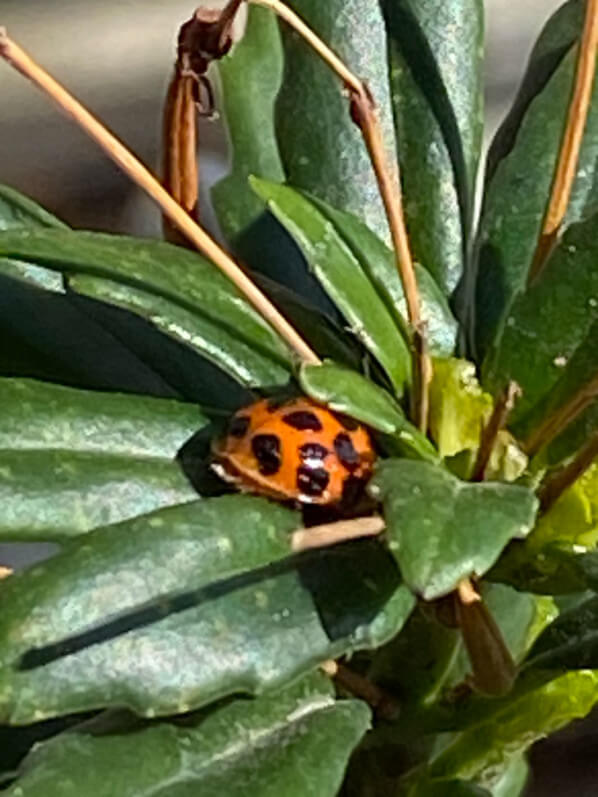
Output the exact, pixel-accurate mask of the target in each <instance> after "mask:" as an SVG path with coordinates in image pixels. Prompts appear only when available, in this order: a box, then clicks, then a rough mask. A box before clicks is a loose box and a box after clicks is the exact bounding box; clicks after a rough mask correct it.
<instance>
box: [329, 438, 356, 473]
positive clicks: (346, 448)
mask: <svg viewBox="0 0 598 797" xmlns="http://www.w3.org/2000/svg"><path fill="white" fill-rule="evenodd" d="M334 450H335V451H336V454H337V456H338V458H339V459H340V461H341V463H342V464H343V465H344V466H345V468H346V469H347V470H355V469H356V468H357V467H358V466H359V463H360V458H359V454H358V452H357V451H356V450H355V447H354V445H353V442H352V440H351V438H350V437H349V435H348V434H346V433H345V432H339V433H338V434H337V436H336V437H335V438H334Z"/></svg>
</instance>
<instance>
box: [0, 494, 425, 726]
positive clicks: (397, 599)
mask: <svg viewBox="0 0 598 797" xmlns="http://www.w3.org/2000/svg"><path fill="white" fill-rule="evenodd" d="M300 526H301V520H300V517H299V515H298V513H296V512H293V511H291V510H289V509H286V508H284V507H282V506H280V505H279V504H275V503H271V502H269V501H266V500H265V499H262V498H254V497H250V496H242V495H234V496H227V497H222V498H217V499H209V500H205V501H200V502H192V503H189V504H184V505H181V506H175V507H170V508H168V509H162V510H159V511H157V512H153V513H150V514H148V515H143V516H140V517H138V518H134V519H132V520H130V521H126V522H124V523H120V524H117V525H114V526H109V527H103V528H100V529H96V530H95V531H92V532H90V533H89V534H88V535H86V536H85V537H84V538H81V539H80V540H73V541H71V542H70V543H69V544H68V545H67V546H65V547H64V548H63V550H62V552H61V553H59V554H57V555H56V556H54V557H53V558H52V559H50V560H48V561H47V562H44V563H42V564H39V565H36V566H34V567H33V568H31V569H29V570H27V571H25V572H22V573H18V574H16V575H14V576H11V577H10V578H9V579H7V580H6V581H4V582H3V583H2V584H0V595H1V600H2V606H3V612H2V617H1V618H0V721H4V722H10V723H12V724H25V723H28V722H33V721H36V720H40V719H42V718H44V717H51V716H56V715H60V714H68V713H72V712H78V711H84V710H87V709H91V708H99V707H102V706H115V705H116V706H122V705H125V706H128V707H130V708H132V709H133V710H135V711H136V712H138V713H140V714H144V715H146V716H157V715H165V714H170V713H175V712H187V711H189V710H191V709H193V708H197V707H200V706H202V705H206V704H207V703H210V702H212V701H214V700H216V699H218V698H220V697H224V696H226V695H231V694H234V693H239V692H243V693H252V694H256V693H261V692H263V691H265V690H267V689H272V688H278V687H280V686H282V685H283V684H285V683H287V682H288V681H289V680H291V679H293V678H295V677H297V676H298V675H300V674H302V673H305V672H307V671H309V670H311V669H313V668H314V667H316V666H317V664H319V663H320V662H321V661H324V660H326V659H328V658H331V657H336V656H339V655H342V654H344V653H348V652H350V651H352V650H359V649H363V648H370V647H376V646H378V645H380V644H382V643H383V642H385V641H386V640H387V639H389V638H390V637H391V636H393V635H394V634H396V633H397V632H398V631H399V630H400V628H401V626H402V624H403V623H404V621H405V620H406V618H407V617H408V615H409V613H410V611H411V609H412V608H413V604H414V599H413V596H412V595H411V594H410V593H409V591H408V590H407V589H406V588H405V587H404V586H403V585H402V584H401V579H400V575H399V572H398V570H397V568H396V565H395V564H394V561H393V559H392V557H391V556H390V555H389V554H388V552H387V551H386V550H385V549H384V547H383V546H382V545H380V543H379V542H377V541H365V542H358V543H352V544H349V545H344V546H337V547H336V548H333V549H331V550H330V551H323V552H317V553H315V554H313V555H311V556H307V558H305V559H304V560H302V561H299V562H296V561H294V560H289V559H288V557H289V556H290V553H291V550H290V540H289V532H290V531H292V530H293V529H296V528H298V527H300ZM281 560H285V561H281ZM277 563H278V564H277ZM115 661H116V662H118V667H115V666H114V662H115Z"/></svg>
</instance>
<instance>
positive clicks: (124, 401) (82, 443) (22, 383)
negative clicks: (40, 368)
mask: <svg viewBox="0 0 598 797" xmlns="http://www.w3.org/2000/svg"><path fill="white" fill-rule="evenodd" d="M0 406H2V413H1V414H0V448H2V449H13V450H34V451H41V450H44V449H60V450H64V451H79V452H88V453H98V454H100V453H102V454H114V455H122V456H127V457H136V458H138V459H141V458H148V459H152V460H153V459H164V460H166V461H168V460H171V459H172V458H173V457H174V456H175V455H176V453H177V451H178V450H179V448H180V447H181V446H182V445H183V443H184V442H185V441H186V440H187V439H188V438H189V437H191V435H192V434H193V433H194V432H196V431H198V430H199V429H200V428H201V427H202V426H205V424H206V423H207V419H206V417H205V416H204V415H203V414H202V413H201V411H200V409H199V407H197V406H196V405H194V404H183V403H182V402H178V401H171V400H168V399H156V398H149V397H147V396H131V395H123V394H119V393H98V392H96V391H87V390H73V389H72V388H66V387H62V386H59V385H51V384H48V383H46V382H36V381H34V380H31V379H0Z"/></svg>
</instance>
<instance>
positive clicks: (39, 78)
mask: <svg viewBox="0 0 598 797" xmlns="http://www.w3.org/2000/svg"><path fill="white" fill-rule="evenodd" d="M0 55H1V56H2V57H3V58H4V59H5V60H6V61H8V62H9V63H10V64H11V65H12V66H13V67H14V68H15V69H17V70H18V71H19V72H21V73H22V74H23V75H24V76H25V77H26V78H28V79H29V80H31V82H32V83H34V84H35V85H36V86H38V88H40V89H41V90H42V91H43V92H44V93H45V94H47V95H48V97H50V99H52V100H53V101H54V102H55V103H56V104H57V105H58V106H59V107H60V108H61V110H62V111H64V113H66V114H67V116H70V117H71V118H72V119H73V120H74V121H75V122H76V123H77V124H78V125H79V127H81V129H82V130H84V131H85V132H86V133H87V135H89V136H90V138H92V139H93V140H94V141H95V142H96V143H97V144H98V145H99V146H100V147H101V148H102V149H103V150H104V152H105V153H106V154H107V155H108V157H109V158H110V159H111V160H113V161H114V162H115V163H116V165H117V166H118V167H119V168H120V169H122V171H124V172H125V174H127V175H128V177H130V178H131V180H133V182H135V183H136V184H137V185H138V186H139V187H140V188H142V189H143V190H144V191H145V192H146V193H147V194H148V195H149V196H150V197H151V198H152V199H153V200H154V201H155V202H156V203H157V204H158V205H159V207H160V208H161V209H162V212H163V213H164V214H165V215H166V216H167V217H168V218H169V219H170V221H171V222H172V223H173V224H174V226H175V227H176V228H177V229H179V230H180V231H181V232H182V233H183V235H185V236H186V237H187V238H188V239H189V240H190V241H191V242H192V243H193V244H194V245H195V246H196V247H197V249H198V250H199V251H200V252H201V253H202V254H203V255H205V257H207V258H208V259H209V260H211V261H212V262H213V263H214V265H215V266H217V268H219V269H220V270H221V271H222V272H223V273H224V274H225V275H226V276H227V277H228V278H229V279H230V281H231V282H232V283H233V284H234V285H235V286H236V287H237V288H238V290H239V291H240V292H241V293H242V294H243V296H245V298H246V299H247V301H249V302H250V303H251V304H252V305H253V307H254V308H255V309H256V310H257V311H258V312H259V313H260V315H261V316H262V317H263V318H264V319H265V320H266V321H267V322H268V323H269V324H270V325H271V326H272V327H273V328H274V329H275V330H276V331H277V332H278V334H279V335H280V336H281V337H282V338H283V339H284V340H285V341H286V342H287V344H288V345H289V347H290V348H291V349H292V350H293V351H295V353H296V354H297V355H298V356H299V357H300V358H301V359H302V360H304V361H305V362H310V363H314V364H319V362H320V360H319V358H318V356H317V355H316V354H315V353H314V352H313V351H312V349H311V348H310V347H309V346H308V345H307V343H306V342H305V341H304V340H303V338H302V337H301V336H300V335H299V334H298V333H297V331H296V330H295V329H294V328H293V327H292V326H291V324H289V322H288V321H287V320H286V319H285V318H284V316H282V315H281V314H280V313H279V312H278V310H277V309H276V308H275V307H274V305H273V304H272V303H271V302H270V300H269V299H268V298H267V297H266V296H265V295H264V294H263V293H262V292H261V291H260V290H259V288H258V287H257V286H256V285H255V284H254V283H253V282H252V281H251V280H250V279H249V277H248V276H247V275H246V274H245V272H244V271H243V270H242V269H241V268H240V267H239V266H238V265H237V264H236V263H235V261H234V260H233V259H232V258H231V257H230V256H229V255H228V254H227V253H226V252H225V251H224V250H223V249H222V248H221V247H220V246H219V245H218V244H217V243H216V241H214V239H213V238H211V237H210V236H209V235H208V233H207V232H206V231H205V230H204V229H203V228H202V227H200V226H199V225H198V224H197V223H196V222H194V221H193V219H192V218H191V217H190V216H189V214H188V213H186V212H185V210H184V209H183V208H182V207H181V206H180V205H179V204H178V202H176V201H175V200H174V199H173V198H172V197H171V196H170V194H169V193H168V191H166V190H165V189H164V187H163V186H162V185H160V182H159V181H158V180H157V179H156V178H155V177H154V175H153V174H152V173H151V172H150V171H149V169H148V168H147V167H146V166H144V165H143V164H142V163H141V162H140V161H139V160H138V159H137V158H136V157H135V156H134V155H133V154H132V153H131V152H130V151H129V150H128V149H127V148H126V147H125V146H124V145H123V144H122V143H121V142H120V141H119V140H118V139H117V138H116V136H114V135H113V134H112V133H110V132H109V131H108V130H107V129H106V128H105V127H104V126H103V125H102V124H101V123H100V122H99V121H98V120H97V119H96V118H95V117H94V116H93V115H92V114H91V113H90V112H89V111H88V110H87V109H86V108H84V107H83V105H81V103H79V102H78V101H77V100H76V99H75V98H74V97H73V96H72V95H71V94H69V92H68V91H66V89H64V88H63V87H62V86H61V85H60V84H59V83H58V82H57V81H56V80H54V78H52V77H51V76H50V75H49V74H48V73H47V72H46V71H45V70H44V69H42V68H41V67H40V66H39V65H38V64H37V63H35V61H34V60H33V59H32V58H31V57H30V56H29V55H28V54H27V53H26V52H25V51H24V50H23V49H21V47H19V45H18V44H16V42H14V41H13V40H12V39H10V38H9V36H8V34H7V33H6V31H5V30H4V29H1V28H0Z"/></svg>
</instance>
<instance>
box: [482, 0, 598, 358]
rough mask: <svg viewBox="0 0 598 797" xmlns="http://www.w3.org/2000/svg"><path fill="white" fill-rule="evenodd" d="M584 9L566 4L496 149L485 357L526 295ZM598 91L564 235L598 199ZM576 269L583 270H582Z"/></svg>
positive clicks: (488, 227)
mask: <svg viewBox="0 0 598 797" xmlns="http://www.w3.org/2000/svg"><path fill="white" fill-rule="evenodd" d="M583 6H584V4H583V3H581V2H578V1H574V2H569V3H567V4H566V5H565V6H564V7H563V8H562V9H561V10H560V11H558V12H557V14H556V15H555V16H554V17H553V18H552V20H550V21H549V22H548V24H547V26H546V28H545V30H544V31H543V33H542V34H541V36H540V39H539V41H538V44H537V45H536V48H535V50H534V53H533V54H532V57H531V61H530V64H529V67H528V74H527V76H526V79H525V80H524V85H523V87H522V93H521V96H520V98H519V99H518V100H517V101H516V104H515V108H514V110H513V113H512V115H511V116H510V117H509V118H508V119H507V122H506V127H505V129H504V130H503V131H502V132H501V133H499V141H498V143H497V145H496V147H495V148H494V149H493V151H491V155H490V158H491V164H490V165H491V169H490V180H489V182H488V184H487V186H486V196H485V200H484V209H483V214H482V221H481V227H480V236H479V247H478V248H479V262H478V266H477V269H478V277H477V295H476V318H477V322H476V346H477V349H478V355H482V354H484V353H485V352H486V351H487V350H488V349H489V347H490V346H491V345H492V343H493V342H494V340H495V339H496V337H497V335H500V333H501V330H502V328H503V326H504V324H505V322H506V321H507V319H508V317H509V316H510V306H511V303H512V301H513V299H514V298H515V297H516V296H517V295H518V294H519V293H520V292H522V291H523V290H524V289H525V284H526V282H527V278H528V273H529V269H530V266H531V263H532V258H533V255H534V252H535V250H536V246H537V243H538V238H539V235H540V230H541V225H542V220H543V218H544V214H545V211H546V204H547V201H548V196H549V193H550V186H551V184H552V179H553V174H554V168H555V165H556V161H557V156H558V151H559V147H560V143H561V138H562V131H563V127H564V124H565V119H566V114H567V109H568V106H569V98H570V94H571V86H572V83H573V75H574V70H575V63H576V48H575V47H573V45H574V43H575V40H576V38H577V37H578V35H579V31H580V29H581V21H582V18H583ZM597 154H598V85H594V89H593V96H592V100H591V105H590V110H589V116H588V120H587V123H586V128H585V133H584V138H583V143H582V148H581V153H580V158H579V162H578V164H577V171H576V177H575V181H574V184H573V190H572V194H571V198H570V201H569V206H568V211H567V216H566V219H565V224H564V229H566V228H567V227H568V226H569V225H570V224H573V223H576V222H579V221H581V220H583V219H584V218H585V217H586V216H587V215H588V213H589V212H591V211H592V210H593V209H594V208H595V205H596V199H597V197H598V171H597V166H596V164H597V163H598V159H597ZM576 271H577V269H576Z"/></svg>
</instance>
